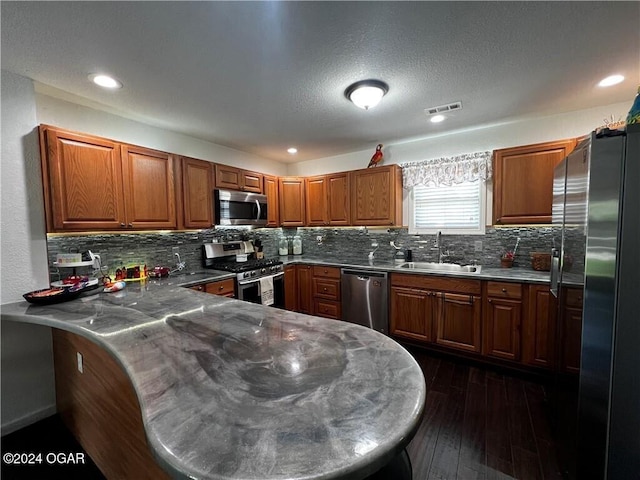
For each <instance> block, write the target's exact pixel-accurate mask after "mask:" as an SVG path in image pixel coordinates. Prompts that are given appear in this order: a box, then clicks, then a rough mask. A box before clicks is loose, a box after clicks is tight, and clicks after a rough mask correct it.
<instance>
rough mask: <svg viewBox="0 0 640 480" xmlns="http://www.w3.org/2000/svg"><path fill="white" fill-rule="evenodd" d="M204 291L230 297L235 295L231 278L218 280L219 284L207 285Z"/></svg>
mask: <svg viewBox="0 0 640 480" xmlns="http://www.w3.org/2000/svg"><path fill="white" fill-rule="evenodd" d="M205 291H206V292H207V293H213V294H215V295H224V296H231V295H235V293H236V287H235V281H234V279H233V278H229V279H227V280H220V281H219V282H211V283H207V285H206V289H205Z"/></svg>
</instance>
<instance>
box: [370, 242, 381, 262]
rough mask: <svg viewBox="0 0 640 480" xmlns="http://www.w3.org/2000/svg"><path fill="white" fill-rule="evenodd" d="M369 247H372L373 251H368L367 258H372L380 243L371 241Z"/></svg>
mask: <svg viewBox="0 0 640 480" xmlns="http://www.w3.org/2000/svg"><path fill="white" fill-rule="evenodd" d="M371 247H373V251H372V252H369V260H373V258H374V257H373V254H374V253H376V250H378V248H379V247H380V245H379V244H378V242H375V241H374V242H371Z"/></svg>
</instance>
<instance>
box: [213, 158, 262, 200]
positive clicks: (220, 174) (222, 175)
mask: <svg viewBox="0 0 640 480" xmlns="http://www.w3.org/2000/svg"><path fill="white" fill-rule="evenodd" d="M215 177H216V188H224V189H230V190H242V191H245V192H253V193H262V182H263V175H262V174H261V173H256V172H250V171H248V170H243V169H241V168H236V167H230V166H228V165H220V164H217V163H216V166H215Z"/></svg>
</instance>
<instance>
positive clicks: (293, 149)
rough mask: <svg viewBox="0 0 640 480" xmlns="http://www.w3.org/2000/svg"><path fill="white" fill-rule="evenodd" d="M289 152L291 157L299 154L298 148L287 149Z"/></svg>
mask: <svg viewBox="0 0 640 480" xmlns="http://www.w3.org/2000/svg"><path fill="white" fill-rule="evenodd" d="M287 152H289V153H290V154H291V155H295V154H296V153H298V149H297V148H296V147H291V148H287Z"/></svg>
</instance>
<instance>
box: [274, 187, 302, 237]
mask: <svg viewBox="0 0 640 480" xmlns="http://www.w3.org/2000/svg"><path fill="white" fill-rule="evenodd" d="M304 183H305V182H304V178H303V177H280V178H279V179H278V198H279V200H280V201H279V204H280V225H282V226H283V227H304V225H305V189H304V186H305V185H304Z"/></svg>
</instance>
